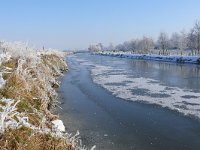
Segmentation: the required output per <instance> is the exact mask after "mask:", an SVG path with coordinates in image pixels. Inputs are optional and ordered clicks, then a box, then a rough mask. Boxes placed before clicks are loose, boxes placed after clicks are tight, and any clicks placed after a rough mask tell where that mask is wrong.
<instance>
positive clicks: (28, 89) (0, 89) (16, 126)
mask: <svg viewBox="0 0 200 150" xmlns="http://www.w3.org/2000/svg"><path fill="white" fill-rule="evenodd" d="M0 51H1V53H0V147H1V149H2V150H4V149H8V150H11V149H19V150H26V149H31V150H51V149H53V150H74V149H86V148H85V147H84V146H82V144H81V140H80V138H79V135H78V133H77V134H76V135H71V134H69V133H67V132H65V127H64V125H63V124H62V121H61V120H59V118H58V116H56V115H54V114H52V113H51V112H50V108H51V107H53V106H56V105H57V97H58V96H57V93H56V88H57V87H58V86H59V81H58V77H59V76H61V75H62V74H63V72H64V71H66V70H67V64H66V63H65V61H64V57H63V56H64V53H63V52H60V51H55V50H48V51H45V50H44V49H43V50H33V49H32V48H29V47H27V44H25V43H21V42H15V43H9V42H1V43H0Z"/></svg>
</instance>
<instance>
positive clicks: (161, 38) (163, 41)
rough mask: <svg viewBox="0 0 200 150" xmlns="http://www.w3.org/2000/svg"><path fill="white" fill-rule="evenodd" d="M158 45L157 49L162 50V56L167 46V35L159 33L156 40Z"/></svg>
mask: <svg viewBox="0 0 200 150" xmlns="http://www.w3.org/2000/svg"><path fill="white" fill-rule="evenodd" d="M158 43H159V47H160V48H161V50H162V54H163V55H164V54H165V51H166V50H167V48H168V45H169V38H168V35H167V33H165V32H161V33H160V36H159V38H158Z"/></svg>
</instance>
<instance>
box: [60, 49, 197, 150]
mask: <svg viewBox="0 0 200 150" xmlns="http://www.w3.org/2000/svg"><path fill="white" fill-rule="evenodd" d="M67 63H68V65H69V71H68V72H67V73H66V75H65V76H64V77H63V79H62V84H61V87H60V89H59V93H60V96H61V102H62V104H61V107H62V110H59V114H60V116H61V119H63V121H64V124H65V125H66V129H67V131H68V132H70V133H75V132H76V131H77V130H79V132H80V135H81V137H82V141H83V144H84V145H86V146H87V147H92V146H93V145H96V146H97V148H96V149H97V150H104V149H105V150H129V149H135V150H199V148H200V66H197V65H186V64H170V63H163V62H162V63H159V62H154V61H140V60H131V59H126V58H116V57H110V56H100V55H91V54H88V53H82V54H75V55H71V56H69V57H68V58H67Z"/></svg>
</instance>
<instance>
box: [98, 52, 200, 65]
mask: <svg viewBox="0 0 200 150" xmlns="http://www.w3.org/2000/svg"><path fill="white" fill-rule="evenodd" d="M96 54H99V55H104V56H113V57H121V58H131V59H142V60H152V61H163V62H173V63H191V64H200V56H185V55H183V56H181V55H167V56H165V55H157V54H132V53H131V52H120V51H119V52H113V51H102V52H97V53H96Z"/></svg>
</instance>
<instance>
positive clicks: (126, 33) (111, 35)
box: [0, 0, 200, 49]
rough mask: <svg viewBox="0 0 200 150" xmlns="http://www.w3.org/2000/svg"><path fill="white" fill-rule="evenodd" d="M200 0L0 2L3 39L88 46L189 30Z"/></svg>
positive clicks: (198, 15)
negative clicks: (162, 32)
mask: <svg viewBox="0 0 200 150" xmlns="http://www.w3.org/2000/svg"><path fill="white" fill-rule="evenodd" d="M195 20H200V0H0V40H7V41H28V42H29V43H31V44H35V45H36V46H38V47H42V46H43V45H44V46H45V47H51V48H60V49H84V48H87V47H88V45H89V44H91V43H98V42H101V43H103V44H105V45H106V44H109V43H110V42H112V43H113V44H117V43H121V42H123V41H126V40H131V39H132V38H137V37H142V36H143V35H147V36H152V37H153V38H157V36H158V34H159V32H160V31H166V32H168V33H169V34H170V33H172V32H175V31H180V30H182V29H185V30H186V31H188V30H189V29H190V28H191V27H192V26H193V24H194V21H195Z"/></svg>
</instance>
